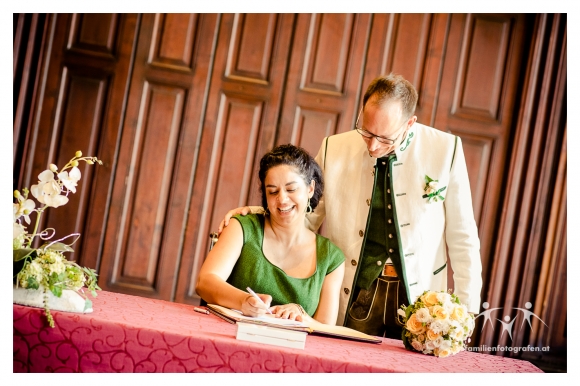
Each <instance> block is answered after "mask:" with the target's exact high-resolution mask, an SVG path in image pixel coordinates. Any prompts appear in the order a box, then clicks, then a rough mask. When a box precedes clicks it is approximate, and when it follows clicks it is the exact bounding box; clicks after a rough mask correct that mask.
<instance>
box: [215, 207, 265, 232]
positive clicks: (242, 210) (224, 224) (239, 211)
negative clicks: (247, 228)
mask: <svg viewBox="0 0 580 386" xmlns="http://www.w3.org/2000/svg"><path fill="white" fill-rule="evenodd" d="M263 212H264V209H263V208H262V207H261V206H253V207H252V206H242V207H240V208H236V209H232V210H230V211H229V212H228V213H226V215H225V216H224V219H223V220H222V222H220V226H219V227H218V231H217V233H218V236H219V235H221V234H222V231H223V230H224V228H225V227H227V226H228V224H229V223H230V219H231V218H232V217H233V216H235V215H238V214H240V215H242V216H245V215H247V214H251V213H263Z"/></svg>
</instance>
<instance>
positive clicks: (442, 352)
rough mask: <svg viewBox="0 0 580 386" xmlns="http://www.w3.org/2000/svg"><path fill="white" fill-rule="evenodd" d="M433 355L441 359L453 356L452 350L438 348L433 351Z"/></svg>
mask: <svg viewBox="0 0 580 386" xmlns="http://www.w3.org/2000/svg"><path fill="white" fill-rule="evenodd" d="M433 355H435V356H436V357H439V358H445V357H448V356H449V355H451V349H440V348H436V349H435V350H433Z"/></svg>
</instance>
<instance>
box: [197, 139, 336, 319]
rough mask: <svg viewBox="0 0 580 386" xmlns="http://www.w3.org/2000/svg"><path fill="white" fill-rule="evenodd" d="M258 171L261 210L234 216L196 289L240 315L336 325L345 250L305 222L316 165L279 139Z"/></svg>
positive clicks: (317, 185)
mask: <svg viewBox="0 0 580 386" xmlns="http://www.w3.org/2000/svg"><path fill="white" fill-rule="evenodd" d="M259 178H260V186H261V189H260V190H261V193H262V206H263V208H266V210H265V212H264V213H262V214H248V215H246V216H235V217H233V218H235V219H236V220H237V221H230V224H229V226H228V227H226V228H225V229H224V231H223V232H222V234H221V235H220V238H219V241H218V242H217V243H216V244H215V246H214V247H213V249H212V250H211V251H210V253H209V254H208V256H207V258H206V260H205V262H204V263H203V266H202V268H201V271H200V274H199V278H198V281H197V285H196V291H197V293H198V294H199V295H200V296H201V297H202V299H204V300H205V301H207V302H208V303H211V304H219V305H221V306H224V307H228V308H233V309H237V310H241V311H242V312H243V313H244V315H249V316H260V315H263V314H265V313H269V312H271V313H272V314H274V316H276V317H278V318H285V319H293V320H299V321H302V320H307V319H308V318H311V317H312V318H314V319H315V320H317V321H318V322H321V323H326V324H332V325H334V324H335V323H336V317H337V314H338V297H339V291H340V285H341V283H342V278H343V276H344V255H343V253H342V251H341V250H340V249H339V248H338V247H337V246H336V245H334V244H333V243H332V242H330V240H328V239H327V238H325V237H323V236H320V235H318V234H315V233H313V232H312V231H310V230H309V229H308V228H307V227H306V225H305V215H306V213H307V212H308V213H309V212H311V211H312V210H313V209H314V208H316V206H317V205H318V201H319V200H320V197H321V196H322V191H323V187H324V182H323V178H322V171H321V170H320V167H319V166H318V164H317V163H316V161H315V160H314V159H313V158H312V156H310V155H309V154H308V153H307V152H306V151H305V150H304V149H302V148H299V147H297V146H293V145H281V146H278V147H276V148H274V149H273V150H272V151H271V152H269V153H267V154H266V155H264V157H262V159H261V161H260V171H259ZM247 287H250V288H252V289H253V290H254V291H255V292H256V293H257V294H258V296H259V297H260V299H261V300H262V301H263V303H264V304H262V302H260V301H258V300H257V299H255V298H254V297H253V296H252V295H250V294H248V292H247V291H246V288H247Z"/></svg>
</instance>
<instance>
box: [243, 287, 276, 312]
mask: <svg viewBox="0 0 580 386" xmlns="http://www.w3.org/2000/svg"><path fill="white" fill-rule="evenodd" d="M246 290H248V292H249V293H250V295H252V296H253V297H254V298H256V299H257V300H258V301H259V302H260V303H262V304H263V305H264V307H266V312H268V313H269V314H271V313H272V311H270V310H269V309H268V306H267V305H266V303H264V301H263V300H262V299H260V297H259V296H258V295H256V293H255V292H254V291H252V289H251V288H250V287H246Z"/></svg>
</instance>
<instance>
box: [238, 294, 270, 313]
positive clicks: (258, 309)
mask: <svg viewBox="0 0 580 386" xmlns="http://www.w3.org/2000/svg"><path fill="white" fill-rule="evenodd" d="M256 295H258V297H259V298H260V299H262V301H263V302H264V304H265V305H264V304H262V303H260V302H259V301H258V300H257V299H255V298H254V297H253V296H252V295H248V296H246V298H245V299H244V301H243V302H242V307H241V311H242V312H243V313H244V315H247V316H252V317H256V316H263V315H265V314H267V313H268V307H270V303H272V297H271V296H270V295H264V294H256Z"/></svg>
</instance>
